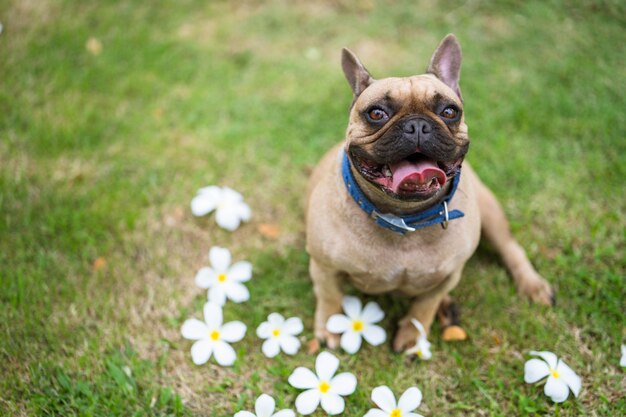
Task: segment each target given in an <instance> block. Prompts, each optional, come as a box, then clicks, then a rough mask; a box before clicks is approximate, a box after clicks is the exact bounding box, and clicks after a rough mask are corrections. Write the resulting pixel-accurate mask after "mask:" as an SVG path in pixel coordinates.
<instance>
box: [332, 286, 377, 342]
mask: <svg viewBox="0 0 626 417" xmlns="http://www.w3.org/2000/svg"><path fill="white" fill-rule="evenodd" d="M341 305H342V307H343V311H344V312H345V313H346V314H345V315H344V314H333V315H332V316H330V318H329V319H328V322H327V323H326V329H327V330H328V331H329V332H332V333H341V341H340V345H341V347H342V348H343V350H345V351H346V352H348V353H350V354H354V353H356V352H358V350H359V348H360V347H361V340H362V339H365V340H366V341H367V342H368V343H369V344H370V345H372V346H378V345H380V344H381V343H384V342H385V340H386V339H387V334H386V333H385V330H384V329H383V328H382V327H380V326H377V325H375V324H374V323H378V322H379V321H381V320H382V319H383V318H384V317H385V313H384V312H383V311H382V310H381V309H380V307H379V306H378V304H377V303H375V302H373V301H370V302H369V303H367V304H366V305H365V308H362V304H361V300H359V299H358V298H356V297H351V296H345V297H343V300H342V302H341Z"/></svg>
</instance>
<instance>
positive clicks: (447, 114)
mask: <svg viewBox="0 0 626 417" xmlns="http://www.w3.org/2000/svg"><path fill="white" fill-rule="evenodd" d="M458 114H459V111H458V110H457V109H455V108H454V107H452V106H448V107H446V108H445V109H443V110H442V111H441V113H439V115H440V116H441V117H443V118H444V119H455V118H456V116H458Z"/></svg>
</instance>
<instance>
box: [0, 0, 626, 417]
mask: <svg viewBox="0 0 626 417" xmlns="http://www.w3.org/2000/svg"><path fill="white" fill-rule="evenodd" d="M418 3H420V4H419V5H418ZM236 4H240V2H226V1H212V2H200V1H191V0H183V1H173V0H171V1H157V2H130V1H127V2H122V1H107V2H80V1H40V2H33V1H21V0H7V1H4V2H2V3H0V22H1V23H2V24H3V27H4V30H3V32H2V33H1V34H0V74H2V76H1V77H2V80H1V81H0V335H1V336H0V375H2V378H0V414H2V415H16V416H19V415H64V416H70V415H80V416H89V415H94V416H104V415H107V416H110V415H124V416H126V415H137V416H141V415H176V416H179V415H189V416H192V415H197V416H201V415H211V416H230V415H232V414H234V412H235V411H237V410H239V409H241V408H242V407H245V408H247V409H252V408H253V404H254V399H255V398H256V397H257V396H258V395H260V394H261V392H266V393H271V394H273V395H274V397H275V398H277V401H278V404H279V405H280V406H281V407H292V406H293V402H294V400H295V397H296V395H297V393H298V391H297V390H295V389H293V388H291V387H290V386H289V385H288V384H287V382H286V380H287V377H288V376H289V374H290V373H291V371H292V370H293V369H294V368H295V367H296V366H299V365H304V366H308V367H310V366H312V364H313V361H314V357H313V356H310V355H307V354H306V353H304V352H301V353H299V354H298V355H297V356H296V357H295V358H288V357H285V356H282V357H279V358H277V359H275V360H267V359H265V358H264V357H263V356H262V355H261V353H260V341H259V340H258V339H257V338H256V336H254V329H255V328H256V327H257V326H258V325H259V324H260V323H261V322H262V321H264V320H265V317H266V316H267V314H268V313H270V312H271V311H278V312H281V313H283V314H285V315H290V316H291V315H297V316H299V317H301V318H302V319H303V320H304V322H305V332H304V337H305V338H306V339H307V340H310V339H311V338H312V329H311V324H312V314H313V308H314V297H313V293H312V289H311V284H310V281H309V279H308V276H307V275H308V274H307V255H306V252H305V250H304V226H303V195H304V190H305V187H306V181H307V176H308V172H309V170H310V168H311V167H312V166H313V165H314V164H315V163H316V161H317V160H318V159H319V158H320V157H321V155H322V154H323V153H324V151H325V150H326V149H328V148H329V147H330V146H332V145H333V144H334V143H336V142H337V141H338V140H340V139H341V138H342V136H343V133H344V129H345V126H346V121H347V108H348V106H349V103H350V100H351V96H350V91H349V88H348V86H347V84H346V82H345V80H344V78H343V74H342V73H341V69H340V65H339V51H340V49H341V47H344V46H348V47H350V48H351V49H353V50H355V52H357V54H359V55H360V56H361V58H362V60H363V61H364V63H365V65H366V66H367V67H368V69H370V70H371V72H372V73H373V74H374V76H381V77H382V76H388V75H411V74H414V73H417V72H421V71H422V70H423V69H424V68H425V66H426V64H427V62H428V59H429V58H430V54H431V53H432V51H433V49H434V47H435V46H436V44H437V42H438V41H439V39H440V38H442V37H443V36H444V35H445V34H446V33H448V32H454V33H455V34H456V35H457V36H458V37H459V39H460V41H461V43H462V46H463V51H464V63H463V70H462V80H461V86H462V90H463V95H464V98H465V103H466V121H467V123H468V125H469V128H470V137H471V138H472V146H471V150H470V155H469V159H470V160H471V161H472V164H473V166H474V167H475V169H476V170H477V171H478V173H479V174H480V175H481V177H482V178H483V180H484V181H485V182H486V183H487V184H489V185H490V187H492V189H493V190H494V192H495V193H496V194H497V195H498V196H499V198H500V199H501V201H502V203H503V205H504V207H505V209H506V211H507V213H508V214H509V217H510V219H511V223H512V227H513V229H514V232H515V234H516V236H517V237H518V239H519V240H520V242H521V243H522V244H523V245H524V246H525V247H526V248H527V250H528V252H529V255H530V257H531V259H532V260H533V262H534V263H535V265H536V266H537V268H538V269H539V271H540V272H541V273H542V274H543V275H544V276H545V277H546V278H547V279H548V280H549V281H550V282H552V283H553V284H554V286H555V287H556V288H557V290H558V304H557V306H556V307H555V308H553V309H549V308H545V307H540V306H534V305H529V304H528V303H527V302H526V301H524V300H521V299H519V298H518V297H517V296H516V295H515V291H514V288H513V286H512V285H511V283H510V282H509V281H510V280H509V278H508V277H507V275H506V273H505V271H504V270H503V269H502V267H501V265H500V264H499V263H498V261H497V259H496V258H495V256H494V254H493V253H492V252H491V251H490V249H489V248H488V247H481V248H480V250H479V252H478V254H477V255H476V256H475V257H474V258H473V259H472V260H471V261H470V263H469V264H468V265H467V268H466V271H465V274H464V279H463V280H462V282H461V284H460V286H459V287H458V288H457V289H456V290H455V292H454V295H455V297H456V298H457V299H458V301H459V302H460V303H461V307H462V310H463V316H462V317H463V324H464V327H465V328H466V330H467V331H468V333H469V335H470V339H469V340H468V341H467V342H463V343H457V344H445V343H443V342H442V341H441V340H440V335H439V329H438V328H437V327H435V328H434V331H433V335H432V337H431V338H432V342H433V351H434V358H433V360H432V361H430V362H422V363H419V362H413V363H407V362H406V361H405V358H403V357H401V356H398V355H396V354H393V353H392V352H391V350H390V348H389V346H388V345H385V346H383V347H379V348H372V347H369V346H366V347H364V348H363V349H362V351H361V352H360V353H359V354H358V355H356V356H349V355H346V354H344V353H338V355H339V357H340V358H341V361H342V365H341V369H345V370H348V369H349V370H351V371H353V372H354V373H355V374H356V375H357V378H358V380H359V386H358V389H357V391H356V392H355V394H353V395H352V396H351V397H349V399H348V402H347V404H348V405H347V410H346V413H345V415H349V416H360V415H362V414H364V412H365V411H366V410H368V409H369V408H370V406H371V403H370V401H369V395H370V392H371V389H372V388H374V387H375V386H377V385H381V384H387V385H389V386H390V387H391V388H392V389H393V390H394V391H395V392H396V393H398V394H399V393H400V392H401V391H403V390H404V389H406V388H407V387H408V386H411V385H414V384H415V385H417V386H418V387H419V388H420V389H421V390H422V391H423V392H424V403H423V405H422V406H421V407H420V409H419V411H420V412H421V413H422V414H424V415H427V416H439V415H447V416H464V415H490V416H511V415H519V416H534V415H560V416H578V415H597V416H615V415H620V414H623V413H624V412H626V411H625V410H626V400H625V399H624V389H625V388H624V387H625V382H624V375H625V374H624V370H623V369H620V368H619V367H618V361H619V354H620V353H619V346H620V344H621V343H623V342H624V339H625V338H626V327H625V325H624V309H625V304H624V299H625V298H626V293H625V291H624V284H623V280H624V276H625V275H626V261H625V259H626V253H625V243H624V242H625V241H626V239H625V238H626V234H625V232H624V230H626V227H625V226H626V222H625V221H624V216H626V203H625V201H626V200H625V197H624V177H625V176H626V157H625V155H626V142H625V141H624V137H625V136H626V123H625V122H626V120H625V116H624V111H623V109H624V108H625V107H626V102H625V99H624V97H625V95H626V88H625V87H626V86H625V79H626V77H625V76H626V74H625V70H624V66H623V57H624V55H625V52H626V50H625V49H626V48H625V47H624V43H623V42H622V40H623V39H624V36H625V30H624V27H625V26H624V24H625V21H624V15H626V9H625V8H624V5H623V2H619V1H598V2H591V1H584V2H582V1H581V2H569V1H550V2H545V1H525V2H521V1H520V2H517V1H507V2H498V3H497V4H496V3H492V2H485V1H475V2H460V1H449V2H434V1H425V2H414V1H408V0H407V1H400V2H389V3H387V2H374V1H371V2H370V1H360V2H351V1H343V0H342V1H336V2H330V1H329V2H326V1H324V2H287V1H284V2H281V1H275V2H274V1H273V2H246V3H242V4H241V5H236ZM91 37H93V38H96V39H98V40H99V41H100V42H101V44H102V51H101V53H100V54H98V55H94V54H92V53H90V52H89V51H88V50H87V49H86V43H87V41H88V39H89V38H91ZM208 184H219V185H228V186H231V187H233V188H235V189H237V190H238V191H240V192H242V193H243V194H244V196H245V198H246V200H247V202H248V203H249V204H250V205H251V206H252V208H253V213H254V214H253V215H254V218H253V220H252V222H251V223H250V224H246V225H244V226H243V227H241V228H240V229H239V230H237V231H236V232H234V233H228V232H225V231H223V230H220V229H219V228H217V227H216V226H215V224H214V221H213V218H212V217H210V218H208V219H196V218H193V216H192V215H191V213H190V211H189V209H188V204H189V201H190V200H191V198H192V197H193V195H194V194H195V191H196V189H197V188H199V187H201V186H205V185H208ZM261 223H273V224H278V225H279V227H280V230H281V233H280V236H279V237H278V238H277V239H267V238H265V237H263V236H262V235H261V234H260V233H259V231H258V229H257V227H258V225H259V224H261ZM212 245H220V246H225V247H228V248H230V249H231V251H232V252H233V255H234V257H235V258H236V259H247V260H249V261H251V262H252V263H253V265H254V278H253V280H252V281H251V282H250V284H249V288H250V290H251V293H252V297H253V301H251V302H249V303H247V304H243V305H232V304H229V305H228V306H227V308H226V310H225V314H226V318H227V319H228V320H231V319H241V320H244V321H245V322H246V324H247V325H248V336H247V337H246V338H245V339H244V340H243V341H242V342H240V343H238V344H236V345H235V348H236V349H237V351H238V355H239V358H238V361H237V363H236V365H235V366H234V367H233V368H220V367H219V366H217V365H215V364H214V363H210V364H208V365H205V366H202V367H196V366H194V365H193V364H192V363H191V360H190V355H189V348H190V343H188V342H187V341H186V340H183V339H182V337H181V336H180V326H181V324H182V322H183V321H184V320H185V319H186V318H188V317H191V316H195V317H200V312H201V306H202V304H203V302H204V299H205V294H204V292H203V291H202V290H200V289H199V288H196V287H195V286H194V284H193V276H194V274H195V272H196V271H197V269H199V268H200V267H201V266H203V265H205V264H206V263H207V260H206V253H207V251H208V249H209V248H210V247H211V246H212ZM99 257H102V258H104V259H105V261H106V264H105V265H104V267H102V268H94V267H93V265H94V261H95V260H96V259H97V258H99ZM375 299H376V300H377V301H378V302H380V303H381V305H382V306H383V308H384V309H385V310H386V311H387V312H388V316H387V317H386V318H385V321H384V325H385V327H386V328H387V329H389V331H390V332H391V331H392V329H393V328H394V323H395V321H396V320H397V319H398V318H399V317H400V315H401V314H402V309H403V308H404V307H405V305H404V304H403V302H402V301H401V302H399V303H398V302H397V300H394V299H392V298H390V297H377V298H375ZM531 349H546V350H551V351H554V352H556V353H557V354H559V355H560V356H562V357H564V358H565V360H566V361H567V363H568V364H570V365H571V366H572V367H573V368H574V369H575V370H576V371H577V372H578V373H579V374H580V375H581V376H582V378H583V391H582V394H581V396H580V398H579V399H577V400H572V399H570V400H568V401H567V402H566V403H564V404H562V405H560V406H556V405H554V404H553V403H551V402H550V400H549V399H547V398H546V397H545V396H544V395H543V392H542V388H541V387H538V386H531V385H527V384H524V382H523V379H522V377H523V364H524V361H525V359H526V358H527V355H526V354H527V352H528V351H529V350H531ZM315 415H322V413H321V412H318V413H317V414H315Z"/></svg>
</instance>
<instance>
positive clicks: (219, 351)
mask: <svg viewBox="0 0 626 417" xmlns="http://www.w3.org/2000/svg"><path fill="white" fill-rule="evenodd" d="M213 352H214V354H215V360H216V361H217V363H219V364H220V365H222V366H230V365H232V364H233V363H235V359H237V354H236V353H235V349H233V348H232V346H231V345H229V344H228V343H226V342H222V341H221V340H218V341H217V342H215V346H214V347H213Z"/></svg>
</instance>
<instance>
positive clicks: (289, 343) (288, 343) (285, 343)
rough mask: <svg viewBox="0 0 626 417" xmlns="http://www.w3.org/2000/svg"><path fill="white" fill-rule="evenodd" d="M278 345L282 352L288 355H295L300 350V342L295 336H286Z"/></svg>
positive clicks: (279, 340)
mask: <svg viewBox="0 0 626 417" xmlns="http://www.w3.org/2000/svg"><path fill="white" fill-rule="evenodd" d="M278 343H279V344H280V348H281V349H282V351H283V352H285V353H286V354H287V355H295V354H296V353H297V352H298V349H300V341H299V340H298V339H297V338H296V337H294V336H290V335H284V336H283V337H281V338H280V339H278Z"/></svg>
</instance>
